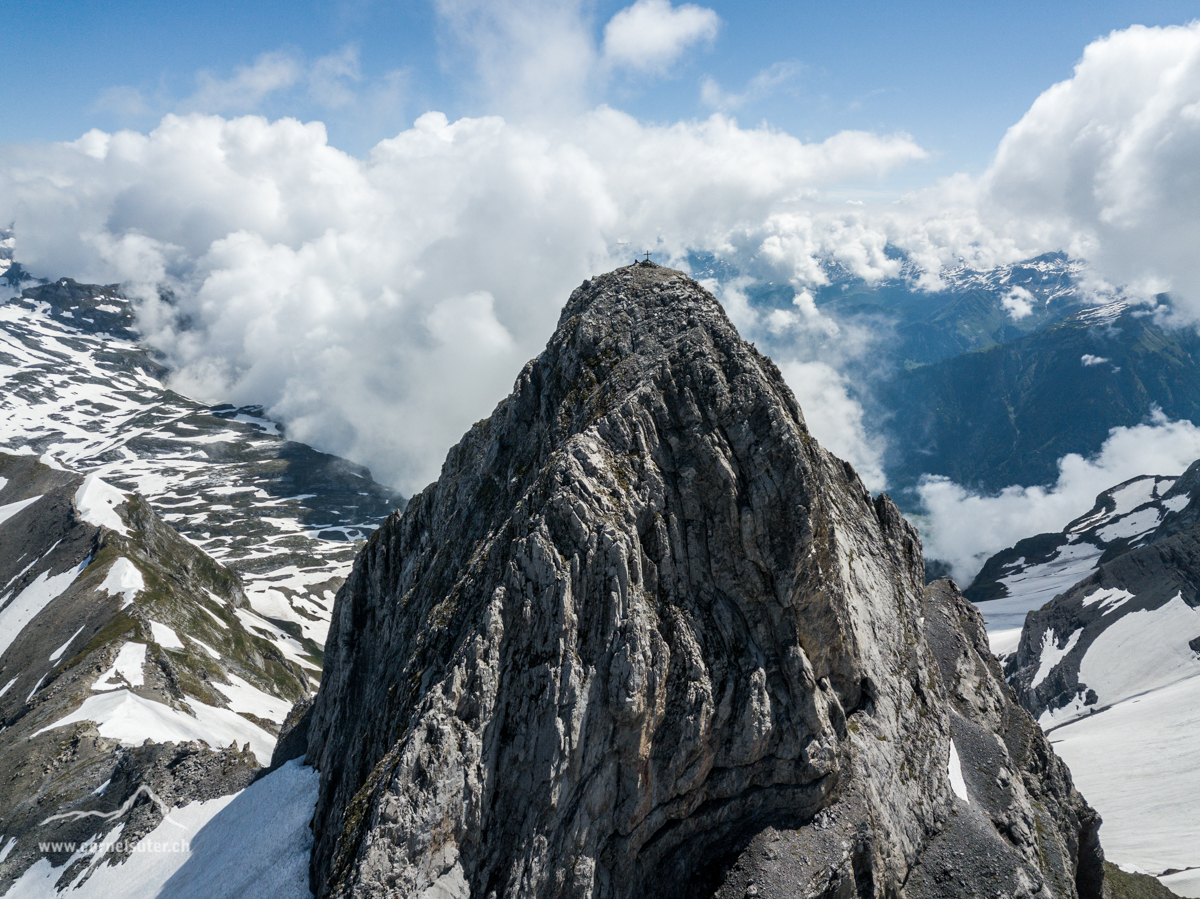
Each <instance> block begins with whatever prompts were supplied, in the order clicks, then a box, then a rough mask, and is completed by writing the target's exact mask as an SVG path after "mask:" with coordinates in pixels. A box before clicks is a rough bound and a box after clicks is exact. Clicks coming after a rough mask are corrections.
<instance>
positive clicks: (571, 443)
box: [308, 263, 1090, 899]
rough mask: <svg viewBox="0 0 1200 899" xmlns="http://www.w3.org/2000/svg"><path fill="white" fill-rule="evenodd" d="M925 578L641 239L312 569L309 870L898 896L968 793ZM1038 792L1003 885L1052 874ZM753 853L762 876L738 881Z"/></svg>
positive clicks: (696, 294)
mask: <svg viewBox="0 0 1200 899" xmlns="http://www.w3.org/2000/svg"><path fill="white" fill-rule="evenodd" d="M926 603H927V599H926V597H925V596H924V589H923V563H922V559H921V551H920V544H919V541H918V538H917V535H916V533H915V531H914V530H913V529H912V528H911V526H909V525H908V524H907V523H906V522H905V521H904V520H903V519H902V518H901V516H900V515H899V514H898V512H897V511H896V508H895V507H894V506H893V505H892V503H891V501H890V500H889V499H888V498H887V497H879V498H878V499H875V500H872V498H871V496H870V495H869V494H868V492H867V491H866V490H865V489H864V488H863V486H862V483H861V482H860V481H859V479H858V477H857V476H856V475H855V473H854V471H853V470H852V469H851V468H850V466H849V465H847V464H846V463H844V462H841V461H839V460H838V459H836V458H834V457H833V456H832V455H830V454H829V453H828V452H826V451H825V450H823V449H822V448H821V447H820V446H818V444H817V443H816V441H815V440H813V439H812V437H811V436H810V435H809V433H808V431H807V429H806V427H805V424H804V419H803V416H802V414H801V412H800V409H799V407H798V406H797V404H796V401H795V399H794V398H793V396H792V394H791V392H790V390H789V389H788V388H787V386H786V385H785V384H784V381H783V379H782V377H781V376H780V374H779V372H778V370H777V369H776V367H775V366H774V365H773V364H772V363H771V362H770V360H768V359H766V358H765V357H763V356H762V355H760V354H759V353H758V352H757V351H756V350H755V349H754V348H753V347H751V346H750V345H748V344H747V343H745V342H744V341H743V340H742V339H741V338H740V337H739V336H738V334H737V332H736V331H735V329H734V328H733V326H732V325H731V324H730V322H729V320H728V319H727V318H726V316H725V314H724V313H723V311H722V310H721V308H720V306H719V305H718V303H717V302H716V301H715V300H714V299H713V298H712V296H710V295H709V294H707V293H706V292H705V291H703V290H702V289H701V288H700V287H699V286H698V285H697V284H696V283H695V282H693V281H692V280H690V279H689V278H687V277H686V276H684V275H683V274H681V273H679V272H675V271H672V270H669V269H664V268H659V267H657V266H654V265H652V264H646V263H642V264H638V265H635V266H630V267H628V268H624V269H620V270H618V271H616V272H613V273H611V274H609V275H605V276H602V277H599V278H597V279H595V280H593V281H591V282H584V284H583V285H582V286H581V287H580V288H579V289H578V290H576V291H575V292H574V293H573V294H572V296H571V298H570V300H569V302H568V303H567V306H566V308H565V309H564V311H563V314H562V317H561V319H560V322H559V326H558V329H557V330H556V332H555V333H554V335H553V337H552V338H551V340H550V343H549V344H548V346H547V348H546V350H545V351H544V352H543V353H542V355H541V356H539V357H538V358H537V359H535V360H534V361H533V362H531V363H529V364H528V365H527V366H526V367H525V369H524V370H523V371H522V372H521V374H520V376H519V378H518V379H517V383H516V387H515V389H514V391H513V393H512V395H511V396H509V397H508V399H506V400H505V401H504V402H502V403H501V404H500V405H499V406H498V407H497V409H496V411H495V412H494V413H493V414H492V416H491V417H490V418H489V419H487V420H485V421H482V422H479V423H478V424H476V425H475V426H474V427H473V428H472V429H471V431H470V432H469V433H468V434H467V435H466V436H465V437H464V438H463V440H462V441H461V442H460V443H459V444H458V445H457V446H456V447H454V448H453V449H452V450H451V451H450V454H449V456H448V458H447V460H446V463H445V465H444V467H443V469H442V475H441V477H440V479H439V480H438V481H437V482H436V483H435V484H433V485H431V486H430V487H428V488H427V489H426V490H425V491H423V492H422V493H421V494H419V495H418V496H416V497H414V498H413V499H412V501H411V502H410V504H409V506H408V508H407V510H406V511H405V512H404V513H403V514H402V515H396V516H393V517H392V518H391V519H389V520H388V522H387V523H386V524H385V525H384V526H383V527H382V528H380V529H379V530H378V531H377V532H376V533H375V535H374V536H373V537H372V538H371V540H370V541H369V543H368V544H367V546H366V547H365V548H364V550H363V551H362V552H361V553H360V555H359V557H358V559H357V562H356V564H355V567H354V571H353V573H352V575H351V577H350V579H349V580H348V581H347V583H346V585H345V587H344V588H343V589H342V591H341V593H340V594H339V596H338V600H337V604H336V608H335V611H334V618H333V625H332V628H331V630H330V634H329V640H328V643H327V646H326V655H325V670H324V674H323V678H322V683H321V689H320V691H319V694H318V696H317V699H316V702H315V705H314V707H313V711H312V725H311V729H310V731H309V734H308V759H309V761H310V762H313V763H315V764H316V765H317V767H318V768H319V769H320V771H321V796H320V800H319V803H318V807H317V812H316V816H315V819H314V830H315V832H316V844H315V847H314V852H313V863H312V874H313V884H314V887H315V889H316V891H317V893H318V895H319V896H328V895H336V896H356V897H359V896H361V897H367V896H372V897H374V896H413V897H416V896H424V897H429V899H432V897H466V896H472V897H478V899H491V897H504V896H522V897H596V899H600V897H637V896H650V895H653V896H660V897H673V896H680V897H682V896H689V897H690V896H704V895H714V894H720V895H734V892H737V891H743V892H738V893H737V894H738V895H763V896H769V895H788V896H791V895H804V896H816V895H838V896H847V897H849V896H854V895H859V896H883V895H898V894H900V893H901V892H902V890H903V888H904V883H905V879H906V877H907V876H908V873H909V871H910V870H912V869H913V867H914V865H915V864H916V863H917V862H918V860H919V859H920V856H921V853H922V851H923V849H924V848H925V847H926V846H928V845H930V841H931V839H933V838H934V837H935V835H937V834H940V833H944V832H945V830H946V824H947V821H949V820H950V819H951V818H952V817H953V815H954V813H955V811H956V808H957V806H956V803H958V802H961V800H956V799H955V798H954V795H953V793H952V791H951V786H950V779H949V776H948V766H947V759H948V758H949V754H950V737H951V727H952V715H951V710H950V703H949V700H948V697H947V688H946V687H945V685H944V683H943V681H944V677H943V674H942V672H941V671H940V670H939V661H938V660H937V658H936V657H935V655H934V653H933V652H931V650H930V648H929V643H928V642H927V640H926V637H925V634H924V631H923V618H922V616H923V614H925V612H924V608H925V604H926ZM993 667H994V664H993ZM992 674H993V672H991V670H990V669H986V667H984V669H983V673H982V674H979V675H978V676H979V677H985V678H990V677H991V676H992ZM993 686H995V685H993ZM996 689H997V690H998V691H999V692H998V693H997V696H1000V697H1001V698H1000V699H996V700H995V701H996V702H999V703H1001V705H1003V703H1004V702H1009V700H1007V698H1005V697H1007V694H1006V693H1004V692H1003V688H1001V687H996ZM1009 704H1010V705H1011V702H1009ZM1005 708H1007V707H1005ZM1018 712H1019V710H1018ZM1019 714H1023V713H1019ZM1030 723H1031V722H1030ZM1034 729H1035V730H1036V728H1034ZM1046 751H1048V749H1047V750H1046ZM1062 773H1063V776H1064V777H1065V776H1066V775H1065V769H1064V771H1063V772H1062ZM1066 790H1067V791H1068V792H1067V794H1065V795H1066V801H1068V802H1069V803H1070V802H1076V801H1077V805H1078V807H1079V808H1081V809H1086V806H1085V805H1083V803H1082V800H1080V799H1079V798H1078V794H1077V793H1074V791H1073V790H1071V789H1070V782H1069V778H1068V779H1067V780H1066ZM1013 801H1014V802H1018V804H1019V803H1020V802H1024V803H1025V806H1023V807H1022V808H1023V809H1025V808H1027V806H1028V804H1029V801H1030V800H1029V797H1028V796H1025V795H1024V794H1022V795H1021V796H1018V797H1017V798H1016V799H1014V800H1013ZM1077 810H1078V809H1076V807H1075V806H1072V807H1071V808H1070V809H1059V810H1056V813H1055V814H1057V813H1058V812H1059V811H1061V812H1062V815H1061V816H1060V817H1062V820H1063V821H1068V820H1069V819H1070V816H1071V814H1074V813H1075V812H1076V811H1077ZM1089 811H1090V810H1089ZM1052 817H1053V816H1051V817H1047V818H1046V821H1047V824H1048V826H1049V827H1050V831H1049V833H1048V834H1047V835H1046V837H1045V839H1042V838H1041V837H1038V836H1034V835H1033V834H1032V833H1030V834H1027V835H1026V837H1027V842H1028V844H1029V845H1030V846H1032V847H1033V849H1032V850H1031V851H1030V852H1027V853H1025V854H1024V855H1023V856H1022V857H1023V858H1024V857H1026V856H1028V857H1029V858H1031V859H1032V860H1028V859H1027V861H1026V866H1027V867H1028V868H1029V870H1030V872H1031V873H1030V876H1029V877H1028V878H1026V879H1027V881H1028V882H1027V883H1024V884H1023V885H1022V884H1018V886H1019V887H1020V888H1021V889H1024V892H1025V894H1028V895H1032V894H1034V893H1036V892H1038V890H1040V889H1048V890H1050V893H1049V894H1053V895H1068V894H1069V893H1070V892H1072V891H1073V888H1072V887H1070V886H1069V885H1070V884H1071V883H1073V882H1074V880H1075V873H1076V872H1075V867H1076V858H1077V857H1078V853H1077V852H1075V851H1073V850H1072V846H1077V845H1078V842H1079V841H1078V839H1077V836H1078V835H1077V834H1075V835H1074V836H1073V835H1071V834H1066V835H1064V834H1061V833H1059V831H1058V830H1056V829H1055V828H1056V827H1057V826H1058V825H1057V823H1056V822H1057V819H1054V820H1051V818H1052ZM982 820H983V821H984V822H985V823H986V822H987V819H986V817H985V818H984V819H982ZM1031 820H1032V818H1031ZM1039 821H1040V819H1039ZM986 826H988V827H993V825H992V824H990V823H986ZM764 835H767V836H764ZM768 837H769V838H770V839H777V840H778V846H776V847H775V848H773V846H774V844H772V845H771V846H766V847H763V846H762V845H760V844H761V843H762V841H763V840H764V839H767V838H768ZM946 839H948V840H950V841H951V844H950V848H951V850H953V849H955V848H956V847H957V848H958V849H960V850H961V849H962V848H963V847H962V845H961V842H959V843H955V842H954V840H961V839H962V838H961V837H960V836H954V835H951V836H950V837H947V838H946ZM997 839H998V840H1000V841H1001V842H1002V843H1003V842H1005V841H1007V843H1008V844H1009V845H1016V844H1015V843H1013V841H1012V839H1011V838H1009V837H998V838H997ZM1039 840H1041V843H1039V842H1038V841H1039ZM1072 841H1073V842H1072ZM1049 843H1053V845H1054V847H1056V850H1057V849H1061V850H1062V851H1060V852H1058V854H1055V853H1051V852H1043V853H1042V856H1041V858H1042V859H1043V860H1042V861H1040V862H1039V857H1038V852H1037V850H1038V849H1039V848H1044V847H1043V845H1042V844H1046V845H1049ZM764 852H765V853H766V856H765V857H766V858H771V857H772V856H771V853H775V855H776V856H778V855H779V853H780V852H783V853H785V854H786V858H782V859H778V864H775V865H774V866H769V867H770V871H767V872H766V874H771V872H775V873H778V872H781V871H786V873H787V876H788V883H786V884H784V885H782V886H779V885H772V884H769V883H767V882H766V881H767V880H768V879H769V878H768V877H766V876H763V877H761V878H760V880H762V884H761V885H760V884H758V883H749V882H747V883H746V884H745V885H742V884H741V881H740V880H739V878H742V879H744V875H745V872H746V871H747V870H748V869H749V868H748V866H752V863H754V864H757V862H755V861H754V860H755V859H760V858H762V857H764V856H763V853H764ZM1048 868H1054V869H1055V870H1054V872H1053V874H1054V876H1051V873H1052V872H1050V871H1049V870H1047V869H1048ZM934 873H935V874H936V876H937V877H942V872H941V871H938V872H934ZM931 882H932V881H931ZM1059 883H1066V884H1068V886H1067V887H1066V888H1064V889H1066V892H1060V891H1059V889H1058V887H1057V886H1050V884H1059ZM735 888H736V889H735ZM1021 889H1016V890H1015V894H1017V895H1020V894H1021ZM731 891H734V892H731ZM925 892H928V893H929V894H930V895H932V894H933V893H934V892H936V890H935V889H934V888H933V887H930V888H929V889H928V890H926V891H925ZM960 892H962V891H960ZM985 892H986V890H985V888H984V887H983V886H981V887H980V892H979V895H983V894H984V893H985ZM1085 893H1086V891H1085ZM909 894H910V895H911V894H924V893H922V892H921V891H917V893H914V892H913V891H911V890H910V891H909ZM962 894H963V895H970V894H971V893H970V891H967V892H962ZM1089 895H1090V893H1089Z"/></svg>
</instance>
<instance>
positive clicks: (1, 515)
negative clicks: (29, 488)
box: [0, 493, 45, 524]
mask: <svg viewBox="0 0 1200 899" xmlns="http://www.w3.org/2000/svg"><path fill="white" fill-rule="evenodd" d="M43 496H45V494H44V493H39V494H38V495H37V496H31V497H30V498H29V499H19V500H17V501H16V502H15V503H5V504H4V505H3V506H0V524H4V522H6V521H8V519H10V518H12V517H13V516H14V515H16V514H17V513H18V512H20V511H21V510H22V509H24V508H27V507H28V506H32V505H33V504H34V503H36V502H37V501H38V500H39V499H41V498H42V497H43Z"/></svg>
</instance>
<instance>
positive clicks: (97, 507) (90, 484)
mask: <svg viewBox="0 0 1200 899" xmlns="http://www.w3.org/2000/svg"><path fill="white" fill-rule="evenodd" d="M128 499H129V498H128V497H127V496H126V495H125V494H124V493H122V492H121V491H120V490H118V489H117V488H116V487H113V486H112V485H110V484H108V483H107V482H105V481H102V480H101V479H100V477H99V476H98V475H96V474H89V475H88V476H87V477H86V478H84V479H83V484H81V485H80V487H79V489H78V490H77V491H75V508H77V509H78V510H79V517H80V518H82V519H83V520H84V521H86V522H87V523H88V524H94V525H96V526H97V527H106V528H108V529H109V530H111V531H116V532H117V533H118V534H121V535H122V536H125V537H128V536H129V528H128V527H126V526H125V522H123V521H122V520H121V516H120V515H118V514H117V506H120V505H122V504H124V503H125V502H127V501H128Z"/></svg>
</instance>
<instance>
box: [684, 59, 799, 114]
mask: <svg viewBox="0 0 1200 899" xmlns="http://www.w3.org/2000/svg"><path fill="white" fill-rule="evenodd" d="M803 71H804V66H803V65H802V64H801V63H799V62H796V61H794V60H789V61H787V62H777V63H775V64H774V65H772V66H770V67H768V68H766V69H763V70H762V71H761V72H759V73H758V74H757V75H755V76H754V77H753V78H751V79H750V81H749V83H747V85H746V87H745V89H744V90H742V91H741V93H732V92H729V91H725V90H723V89H722V88H721V85H720V84H718V83H717V81H716V80H715V79H713V78H712V77H711V76H705V77H704V79H703V80H702V81H701V82H700V101H701V102H702V103H703V104H704V105H705V106H707V107H709V108H710V109H716V110H720V111H722V112H729V111H734V110H737V109H740V108H742V107H743V106H745V105H747V104H748V103H755V102H757V101H760V100H764V99H766V98H767V97H769V96H771V95H772V94H775V93H777V92H778V91H779V90H780V89H781V88H784V87H787V86H790V85H793V84H794V83H795V82H796V81H797V79H798V78H799V76H800V74H801V73H802V72H803Z"/></svg>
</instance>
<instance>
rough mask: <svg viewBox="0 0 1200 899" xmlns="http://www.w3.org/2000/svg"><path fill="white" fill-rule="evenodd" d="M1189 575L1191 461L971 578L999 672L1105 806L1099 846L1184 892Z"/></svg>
mask: <svg viewBox="0 0 1200 899" xmlns="http://www.w3.org/2000/svg"><path fill="white" fill-rule="evenodd" d="M1197 584H1200V462H1198V463H1195V464H1193V465H1192V466H1191V467H1190V468H1189V469H1188V470H1187V471H1186V472H1185V473H1184V474H1183V475H1182V476H1180V477H1178V478H1168V477H1155V476H1144V477H1139V478H1133V479H1131V480H1129V481H1126V482H1124V483H1122V484H1118V485H1117V486H1115V487H1113V488H1111V489H1109V490H1107V491H1105V492H1104V493H1101V494H1100V495H1099V496H1098V497H1097V500H1096V504H1095V506H1094V507H1093V508H1092V509H1091V510H1090V511H1088V512H1087V513H1085V514H1084V515H1081V516H1080V517H1079V518H1077V519H1075V520H1074V521H1073V522H1071V523H1070V524H1069V525H1068V526H1067V527H1066V528H1064V529H1063V531H1062V532H1061V533H1058V534H1042V535H1038V536H1036V537H1030V538H1027V539H1026V540H1022V541H1021V542H1019V543H1018V544H1016V546H1014V547H1012V548H1011V549H1009V550H1005V551H1004V552H1003V553H1000V554H998V555H997V556H995V557H993V559H991V560H989V562H988V565H987V566H985V569H984V571H983V572H981V575H980V578H979V579H977V581H976V584H975V585H973V587H972V592H974V593H975V594H976V596H977V597H978V596H980V595H981V594H982V597H983V598H982V600H981V601H980V602H979V608H980V609H981V611H982V612H983V613H984V615H985V617H986V618H987V619H988V624H989V639H990V641H991V643H992V646H993V649H994V650H995V651H1002V652H1005V651H1006V652H1009V653H1011V655H1010V656H1009V657H1008V662H1007V666H1006V668H1007V675H1008V679H1009V682H1010V683H1011V684H1012V685H1013V686H1014V687H1015V688H1016V690H1017V692H1018V695H1019V696H1020V697H1021V702H1022V704H1023V705H1024V706H1025V707H1026V708H1027V709H1029V710H1030V711H1031V712H1032V713H1033V714H1034V715H1036V716H1038V718H1039V723H1040V724H1041V725H1042V727H1043V728H1045V729H1046V730H1048V731H1049V735H1050V738H1051V741H1052V743H1053V744H1054V747H1055V749H1056V751H1057V752H1058V753H1059V754H1060V755H1061V756H1062V757H1063V758H1064V759H1065V760H1066V761H1067V763H1068V764H1069V765H1070V767H1071V772H1072V776H1073V777H1074V779H1075V783H1076V784H1077V786H1078V787H1079V788H1080V789H1081V790H1082V791H1083V793H1084V795H1086V796H1087V798H1088V800H1089V802H1091V803H1093V804H1094V805H1095V807H1096V808H1097V810H1098V811H1099V812H1100V813H1101V815H1102V816H1103V818H1104V822H1105V823H1104V827H1103V829H1102V832H1101V839H1102V841H1103V844H1104V847H1105V854H1106V857H1107V858H1109V859H1110V860H1112V861H1115V862H1118V863H1121V864H1122V865H1123V866H1124V867H1126V868H1128V869H1131V870H1140V871H1144V872H1148V873H1151V874H1155V875H1159V876H1160V877H1161V879H1162V880H1163V881H1164V882H1165V883H1167V885H1168V886H1170V887H1171V888H1172V889H1173V890H1175V891H1177V892H1179V893H1180V894H1181V895H1186V896H1198V895H1200V877H1198V876H1197V875H1196V871H1197V870H1200V852H1198V847H1200V819H1197V817H1196V814H1195V810H1196V808H1198V807H1200V773H1197V772H1198V771H1200V767H1198V766H1197V765H1196V764H1195V761H1196V748H1195V747H1196V746H1197V744H1198V742H1200V715H1198V713H1197V711H1196V699H1197V696H1200V692H1198V691H1200V593H1198V592H1197V590H1198V587H1197ZM988 596H1000V597H1001V598H998V599H990V600H989V599H987V597H988ZM1026 612H1028V615H1027V616H1026ZM1022 623H1023V624H1024V627H1023V629H1022V628H1021V627H1020V625H1021V624H1022ZM1018 641H1019V643H1018ZM1014 650H1015V652H1014ZM1189 870H1191V871H1192V873H1190V874H1189V873H1187V872H1188V871H1189ZM1167 872H1184V873H1171V874H1168V873H1167Z"/></svg>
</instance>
